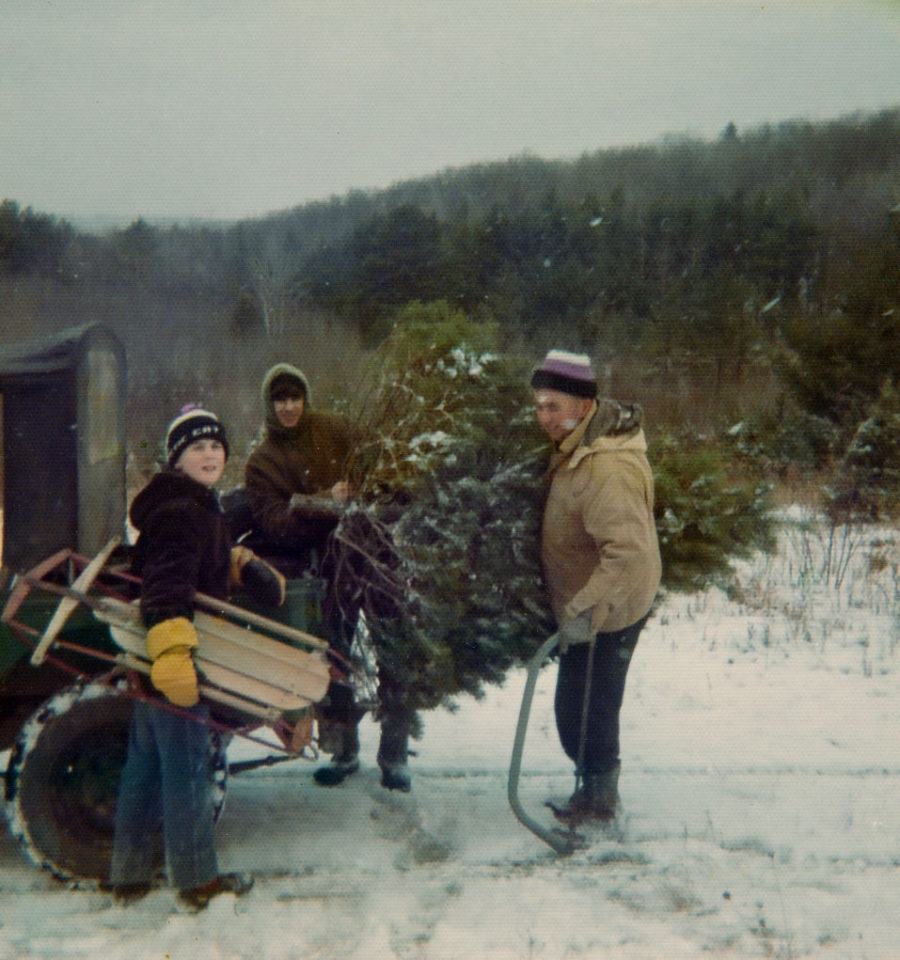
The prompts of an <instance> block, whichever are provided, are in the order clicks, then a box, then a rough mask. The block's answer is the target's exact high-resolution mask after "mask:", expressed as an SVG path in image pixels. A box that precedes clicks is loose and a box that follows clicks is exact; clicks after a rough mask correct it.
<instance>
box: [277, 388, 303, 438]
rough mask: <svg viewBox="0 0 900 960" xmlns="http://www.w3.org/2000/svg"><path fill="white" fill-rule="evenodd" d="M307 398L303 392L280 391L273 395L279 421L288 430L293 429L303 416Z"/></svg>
mask: <svg viewBox="0 0 900 960" xmlns="http://www.w3.org/2000/svg"><path fill="white" fill-rule="evenodd" d="M305 406H306V398H305V397H304V396H303V394H302V393H278V394H275V396H273V397H272V407H273V408H274V410H275V416H276V417H277V418H278V422H279V423H280V424H281V425H282V426H283V427H285V428H286V429H288V430H291V429H293V428H294V427H296V426H297V424H298V423H299V422H300V418H301V417H302V416H303V408H304V407H305Z"/></svg>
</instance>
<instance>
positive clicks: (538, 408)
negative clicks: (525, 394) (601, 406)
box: [534, 390, 591, 443]
mask: <svg viewBox="0 0 900 960" xmlns="http://www.w3.org/2000/svg"><path fill="white" fill-rule="evenodd" d="M534 408H535V413H536V414H537V422H538V424H539V425H540V427H541V429H542V430H543V431H544V433H546V434H547V436H548V437H549V438H550V439H551V440H552V441H553V442H554V443H559V441H560V440H565V438H566V437H567V436H568V435H569V434H570V433H571V432H572V431H573V430H574V429H575V428H576V427H577V426H578V424H579V423H581V421H582V420H583V419H584V418H585V416H586V415H587V412H588V410H590V409H591V401H590V400H587V399H585V398H584V397H573V396H570V395H569V394H568V393H561V392H560V391H559V390H535V392H534Z"/></svg>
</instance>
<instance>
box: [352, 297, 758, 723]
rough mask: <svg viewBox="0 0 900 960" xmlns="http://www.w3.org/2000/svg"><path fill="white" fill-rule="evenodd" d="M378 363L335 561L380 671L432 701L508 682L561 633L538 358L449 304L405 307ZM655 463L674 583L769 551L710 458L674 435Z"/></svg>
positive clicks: (753, 507) (693, 582)
mask: <svg viewBox="0 0 900 960" xmlns="http://www.w3.org/2000/svg"><path fill="white" fill-rule="evenodd" d="M376 368H377V370H378V373H377V375H374V374H373V380H372V383H371V386H370V387H369V389H368V390H361V391H360V393H359V395H358V397H357V405H358V407H359V408H360V411H361V412H360V413H359V414H358V421H359V424H360V427H361V429H362V430H363V432H364V435H366V436H367V437H368V438H369V440H368V442H367V443H365V444H364V445H363V446H362V448H361V449H360V452H359V455H358V457H357V459H356V461H355V463H354V464H353V469H352V477H353V480H354V482H355V484H356V486H357V487H358V489H359V490H360V494H361V495H360V497H359V500H358V504H357V505H356V506H354V507H352V508H351V509H350V510H349V511H348V512H347V514H346V515H345V517H344V519H343V520H342V521H341V524H340V525H339V527H338V530H337V533H336V537H335V545H334V550H335V556H334V557H333V559H334V560H335V563H336V569H337V570H338V575H339V577H343V578H344V583H342V584H341V588H342V589H341V592H342V593H343V594H344V595H346V596H350V597H353V600H354V603H356V602H361V604H362V609H363V611H364V613H365V615H366V620H367V623H368V626H369V629H370V631H371V633H372V635H373V639H374V642H375V644H376V646H377V647H378V648H379V651H380V659H381V662H382V663H385V664H388V665H389V667H390V671H391V673H392V674H393V675H394V677H396V678H398V679H400V680H402V681H403V682H404V683H405V685H406V687H407V689H408V691H409V696H410V698H411V703H410V705H411V706H413V707H415V708H430V707H433V706H436V705H438V704H440V703H441V702H443V701H445V700H446V698H447V697H452V696H453V695H454V694H457V693H460V692H466V693H470V694H473V695H478V694H479V693H480V692H481V690H482V686H483V684H485V683H498V682H500V681H502V679H503V677H504V674H505V673H506V671H507V670H508V669H509V668H510V667H511V666H512V665H513V664H515V663H521V662H522V661H524V660H525V659H527V658H528V657H529V656H531V655H532V654H533V652H534V651H535V650H536V649H537V648H538V646H540V644H541V643H542V642H543V641H544V640H545V639H546V638H547V637H548V636H549V635H550V634H551V633H552V632H553V631H554V629H555V624H554V621H553V617H552V614H551V611H550V608H549V603H548V598H547V596H546V593H545V590H544V586H543V581H542V577H541V571H540V565H539V530H540V520H541V513H542V504H543V492H544V473H545V470H546V466H547V460H548V456H549V453H550V448H549V445H548V443H547V442H546V441H545V440H544V438H543V436H542V435H541V434H540V432H539V430H538V429H537V427H536V425H535V422H534V413H533V402H532V396H531V391H530V389H529V388H528V374H529V369H530V367H529V365H528V364H526V363H524V362H522V361H519V360H516V359H514V358H511V357H509V356H504V355H502V354H500V353H499V352H498V350H497V340H496V330H495V328H494V327H492V326H490V325H484V324H476V323H474V322H473V321H471V320H469V319H467V318H466V317H465V316H464V315H463V314H462V313H460V312H458V311H454V310H452V309H450V308H449V307H448V306H447V304H446V303H444V302H439V303H434V304H429V305H427V306H423V305H421V304H413V305H411V306H410V307H408V308H407V309H406V310H404V311H403V312H402V313H401V314H400V316H399V317H398V318H397V320H396V321H395V323H394V327H393V332H392V334H391V336H390V337H389V338H388V340H387V341H386V342H385V344H384V345H383V346H382V348H381V349H380V351H379V353H378V356H377V358H376ZM654 461H655V462H654ZM651 462H654V465H655V466H656V470H657V484H658V490H659V503H658V529H659V531H660V539H661V546H662V552H663V568H664V571H665V573H664V585H665V586H667V587H670V588H673V589H686V590H693V589H697V588H699V587H701V586H703V585H704V584H706V583H708V582H710V581H711V580H712V579H715V578H721V577H722V576H723V575H724V574H725V573H726V571H727V570H728V565H729V558H730V557H732V556H735V555H746V554H749V553H750V552H752V550H754V549H757V548H761V547H768V546H771V526H770V525H769V524H768V522H767V521H766V519H765V500H764V491H763V490H762V489H744V488H741V487H736V486H733V485H729V484H727V483H726V482H725V479H724V468H723V465H722V462H721V460H720V458H718V456H717V455H716V454H715V453H714V452H713V451H712V450H701V449H695V450H693V451H692V452H691V453H686V452H684V450H683V448H681V447H680V445H679V444H676V443H675V442H674V441H673V440H667V441H666V442H663V443H660V444H658V445H657V450H656V453H655V454H654V455H653V460H652V461H651Z"/></svg>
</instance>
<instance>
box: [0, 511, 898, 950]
mask: <svg viewBox="0 0 900 960" xmlns="http://www.w3.org/2000/svg"><path fill="white" fill-rule="evenodd" d="M894 536H895V534H894V532H893V531H884V530H881V531H878V530H872V529H868V530H865V531H855V532H851V533H846V534H845V533H840V534H839V535H838V537H837V538H836V540H834V541H833V542H832V541H831V540H830V539H829V537H828V535H827V533H823V532H809V531H806V532H804V531H802V530H800V529H799V528H797V527H793V528H791V529H789V530H787V532H786V533H785V535H784V537H783V539H782V549H781V551H780V553H779V554H778V555H777V556H774V557H770V558H759V559H758V560H756V561H754V562H753V563H748V564H745V565H741V567H740V571H739V576H740V583H741V586H742V590H743V599H742V602H741V603H735V602H732V601H729V600H727V599H726V598H725V597H724V596H723V595H722V594H721V593H720V592H719V591H716V590H713V591H710V592H708V593H706V594H703V595H701V596H695V597H690V598H685V597H672V598H669V599H668V600H667V601H666V602H665V603H664V604H663V605H662V606H661V608H660V609H659V611H658V612H657V614H656V616H655V617H654V618H653V619H652V620H651V622H650V624H649V625H648V627H647V629H646V630H645V631H644V634H643V636H642V639H641V641H640V643H639V644H638V648H637V652H636V655H635V660H634V663H633V667H632V670H631V674H630V676H629V682H628V689H627V690H626V698H625V707H624V709H623V714H622V726H623V729H622V755H623V768H622V779H621V793H622V798H623V801H624V807H625V810H626V814H627V815H626V817H625V821H624V828H623V833H622V835H621V837H619V838H609V837H604V836H602V835H601V834H599V833H598V834H594V835H593V836H591V837H590V840H591V843H590V846H588V847H587V848H586V849H583V850H578V851H576V852H575V853H574V854H573V855H571V856H569V857H560V856H558V855H557V854H555V853H554V852H553V851H552V850H551V849H550V848H549V847H548V846H546V845H545V844H544V843H542V841H541V840H539V839H538V838H537V837H536V836H534V835H533V834H532V833H530V832H529V831H528V830H526V829H525V828H524V827H522V826H521V825H520V824H519V823H518V821H517V820H516V819H515V817H514V816H513V814H512V812H511V810H510V808H509V806H508V803H507V798H506V778H507V772H508V766H509V759H510V750H511V747H512V742H513V732H514V729H515V723H516V719H517V715H518V709H519V703H520V699H521V693H522V684H523V677H522V675H521V674H516V675H513V676H511V677H510V678H509V680H508V682H507V684H506V686H505V687H503V688H502V689H497V688H493V689H491V690H490V691H489V693H488V695H487V696H486V698H485V699H484V700H483V701H480V702H474V701H472V700H464V701H461V703H460V708H459V710H458V712H456V713H455V714H451V713H448V712H445V711H441V712H437V713H433V714H429V715H427V716H426V718H425V719H426V729H425V734H424V737H423V739H422V740H421V741H419V742H418V743H416V744H414V747H415V749H416V751H417V755H416V756H415V757H413V758H412V760H411V764H412V769H413V772H414V780H413V791H412V793H410V794H408V795H395V794H391V793H388V792H387V791H385V790H383V789H382V788H381V787H380V786H379V780H378V773H377V771H376V769H375V767H374V751H375V744H376V739H377V737H376V730H375V728H374V727H373V726H372V725H371V724H370V723H369V722H368V721H366V722H365V724H364V729H363V735H364V742H363V750H364V753H363V757H364V767H363V769H362V770H361V772H360V773H359V774H358V775H357V776H355V777H353V778H351V779H350V780H349V781H347V782H346V783H345V784H344V785H342V786H341V787H338V788H333V789H323V788H321V787H317V786H316V785H315V784H314V782H313V780H312V771H313V769H314V765H313V764H311V763H308V762H305V761H292V762H289V763H285V764H281V765H279V766H276V767H271V768H267V769H262V770H257V771H254V772H250V773H245V774H242V775H240V776H237V777H234V778H233V779H232V780H231V783H230V786H229V791H228V801H227V805H226V809H225V812H224V814H223V816H222V818H221V820H220V823H219V827H218V850H219V856H220V862H221V866H222V868H223V869H226V870H242V871H248V872H250V873H252V874H253V875H254V876H255V877H256V884H255V886H254V888H253V890H252V891H251V892H250V893H249V894H248V895H247V896H246V897H244V898H242V899H240V900H236V899H234V898H233V897H231V896H224V897H220V898H219V899H218V900H215V901H213V902H212V904H211V905H210V907H209V909H208V910H207V911H206V912H205V913H201V914H197V915H194V914H190V913H187V912H183V911H181V910H179V908H178V907H177V906H176V904H175V899H174V895H173V892H172V891H171V890H168V889H160V890H158V891H155V892H154V893H152V894H151V895H150V896H149V897H148V898H147V899H146V900H144V901H142V902H140V903H139V904H137V905H134V906H131V907H127V908H124V907H120V906H118V905H114V904H113V903H112V902H111V899H110V897H109V896H108V895H106V894H103V893H100V892H96V891H93V890H90V889H84V890H80V889H74V888H69V887H67V886H66V885H63V884H60V883H58V882H56V881H54V880H53V879H52V878H51V877H50V876H49V875H47V874H45V873H42V872H41V871H40V870H38V869H36V868H35V867H33V866H31V865H30V864H29V863H28V862H27V861H26V860H25V859H24V857H23V856H22V855H21V854H20V853H19V851H18V849H17V848H16V847H15V845H14V844H13V842H12V841H11V840H10V839H9V837H8V836H6V835H3V836H2V837H0V904H2V907H0V910H2V912H0V957H2V958H3V960H18V958H42V960H45V958H46V960H50V958H53V960H57V958H59V960H62V958H66V960H94V958H100V957H102V958H108V960H145V958H147V960H300V958H340V960H350V958H353V960H382V958H385V960H387V958H403V960H455V958H460V960H463V958H466V960H468V958H478V960H530V958H535V960H537V958H546V960H562V958H592V960H593V958H611V960H631V958H665V960H681V958H747V957H777V958H794V960H796V958H800V957H814V958H823V960H827V958H841V960H847V958H853V960H895V958H897V957H898V956H900V919H898V904H900V802H898V790H900V670H898V625H900V595H898V584H897V566H898V561H900V545H898V543H895V542H894V540H893V538H894ZM554 678H555V666H553V665H551V666H548V667H547V668H545V670H544V672H543V673H542V675H541V680H540V682H539V684H538V689H537V693H536V696H535V702H534V707H533V710H532V715H531V724H530V727H529V739H528V743H527V746H526V749H525V757H524V762H523V774H522V780H521V787H520V794H521V798H522V801H523V803H524V805H525V807H526V809H527V810H528V812H529V813H530V814H531V815H533V816H535V817H537V818H539V819H541V820H542V821H543V822H545V823H547V825H548V826H549V825H550V820H551V818H550V815H549V812H548V811H546V810H545V809H544V808H543V802H544V800H546V799H547V798H548V797H551V796H553V797H556V798H564V797H565V796H567V795H568V793H569V792H570V791H571V788H572V786H573V779H572V774H571V770H570V767H569V764H568V762H567V761H566V759H565V757H564V756H563V754H562V752H561V750H560V748H559V746H558V743H557V740H556V734H555V728H554V725H553V718H552V696H553V683H554ZM232 753H233V756H234V757H235V758H245V757H246V756H248V753H252V750H249V749H248V747H247V746H246V745H241V746H239V747H235V748H233V750H232Z"/></svg>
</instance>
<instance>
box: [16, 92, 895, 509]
mask: <svg viewBox="0 0 900 960" xmlns="http://www.w3.org/2000/svg"><path fill="white" fill-rule="evenodd" d="M298 162H302V159H301V160H299V161H298ZM412 301H422V302H425V303H427V302H431V301H445V302H446V303H447V304H448V305H449V306H450V308H452V309H454V310H460V311H462V312H463V313H464V314H465V315H466V316H468V317H469V318H471V319H472V320H474V321H476V322H487V321H491V322H494V323H496V324H497V328H498V329H499V331H500V337H501V340H502V343H503V347H504V348H505V349H506V350H509V351H510V352H512V353H518V354H521V355H523V356H526V357H537V356H539V355H540V354H542V352H543V351H544V350H545V348H546V347H547V346H548V345H550V344H554V345H561V346H567V347H569V348H575V349H583V350H585V351H587V352H588V353H590V354H591V356H592V357H593V358H594V360H595V361H596V362H597V364H598V369H599V370H600V372H601V378H602V380H603V387H604V389H605V390H607V391H608V392H610V393H613V394H616V395H619V396H621V397H622V398H623V399H638V400H641V401H642V402H644V404H645V406H647V408H648V413H649V416H648V423H649V430H650V432H651V434H652V432H653V430H654V427H655V426H658V427H659V428H660V429H662V428H663V427H665V428H666V429H667V430H676V429H681V428H682V427H684V428H689V427H692V428H695V430H697V431H701V432H703V433H705V434H709V433H716V432H718V433H719V435H720V437H721V438H722V441H721V442H722V443H723V444H729V445H730V447H729V450H730V453H729V456H730V457H731V458H732V459H731V462H732V465H733V466H740V465H741V464H743V465H745V466H746V465H747V464H750V463H752V464H753V469H760V468H761V467H760V465H761V464H762V465H763V467H765V468H767V469H769V470H771V471H774V472H776V473H778V472H779V471H780V473H781V475H784V473H785V471H786V470H787V469H788V467H789V466H790V465H798V464H800V465H803V466H804V467H805V468H808V469H810V470H815V469H819V470H822V469H825V470H829V471H831V474H832V475H833V476H832V479H834V478H838V477H839V479H840V482H839V483H838V482H837V480H835V483H834V484H833V485H832V494H833V497H834V499H835V501H838V500H841V499H842V498H843V500H842V502H845V503H848V502H852V503H853V504H854V508H856V507H859V506H860V504H861V503H862V502H863V501H865V504H864V507H865V509H869V510H874V509H884V507H885V504H886V503H887V501H886V500H885V497H884V494H885V491H887V490H888V488H889V487H891V485H892V484H893V482H894V477H893V470H894V467H893V463H896V460H894V461H892V460H891V457H892V456H893V452H894V451H895V447H897V446H900V439H898V440H895V439H894V433H893V430H894V427H895V426H898V430H900V401H898V400H897V396H896V393H895V391H894V385H895V383H896V381H897V380H898V374H900V369H898V368H900V349H898V348H900V326H898V318H900V312H898V307H900V109H897V110H892V111H888V112H884V113H880V114H877V115H871V116H853V117H846V118H841V119H837V120H834V121H831V122H827V123H807V122H802V121H796V122H786V123H783V124H779V125H777V126H766V127H763V128H759V129H754V130H748V131H738V130H737V129H735V128H734V127H733V126H730V127H729V128H728V129H726V130H725V131H723V133H722V135H721V136H720V137H719V138H718V139H716V140H715V141H713V142H704V141H695V140H688V139H681V138H680V139H677V140H674V139H673V140H668V141H665V142H662V143H660V144H655V145H647V146H636V147H633V148H628V149H619V150H604V151H598V152H596V153H593V154H589V155H584V156H582V157H580V158H579V159H577V160H574V161H548V160H542V159H538V158H535V157H527V156H526V157H518V158H513V159H510V160H506V161H502V162H497V163H491V164H482V165H477V166H473V167H466V168H463V169H458V170H447V171H444V172H441V173H438V174H436V175H435V176H433V177H430V178H426V179H423V180H418V181H413V182H407V183H401V184H398V185H396V186H394V187H392V188H391V189H389V190H386V191H383V192H378V193H362V192H354V193H351V194H348V195H347V196H344V197H334V198H331V199H329V200H327V201H322V202H316V203H310V204H306V205H304V206H301V207H297V208H295V209H292V210H286V211H284V212H280V213H277V214H273V215H272V216H269V217H266V218H263V219H259V220H254V221H246V222H240V223H235V224H231V225H224V226H222V225H216V226H207V227H204V226H195V225H190V226H184V225H173V226H167V227H160V226H155V225H151V224H149V223H147V222H145V221H143V220H140V219H139V220H136V221H135V222H134V223H132V224H131V225H130V226H128V227H127V228H126V229H121V230H114V231H111V232H108V233H105V234H102V235H94V234H88V233H84V232H79V231H77V230H75V229H74V228H73V227H72V226H71V225H69V224H67V223H65V222H64V221H61V220H59V219H58V218H56V217H54V216H53V214H52V212H35V211H32V210H30V209H21V208H20V206H19V205H18V204H17V203H16V201H15V199H14V198H10V199H8V200H6V201H4V202H3V204H2V206H0V331H2V332H0V339H2V341H3V342H9V341H12V340H20V339H25V338H28V337H30V336H34V335H36V334H39V333H44V332H51V331H54V330H57V329H60V328H63V327H66V326H71V325H73V324H76V323H83V322H86V321H89V320H103V321H105V322H107V323H109V324H110V326H111V327H113V329H114V330H116V332H117V333H118V334H119V335H120V337H121V338H122V339H123V341H124V342H125V344H126V347H127V351H128V362H129V384H130V390H131V396H130V409H129V422H130V434H131V436H132V437H134V438H135V444H136V451H137V452H136V455H139V454H140V451H145V452H146V451H147V450H149V449H150V447H151V445H153V444H155V439H156V436H157V434H158V432H159V429H160V427H161V420H164V419H165V417H166V416H167V415H168V413H169V412H170V410H171V408H172V405H173V404H174V403H177V402H181V401H183V400H184V399H185V398H186V397H197V398H199V399H202V400H204V401H206V402H209V403H210V404H214V405H215V406H216V407H217V409H220V410H222V412H223V414H224V415H226V416H228V417H229V418H230V419H231V421H232V423H233V424H234V427H233V429H234V430H235V431H236V434H237V437H238V443H239V445H240V444H241V443H246V442H248V441H249V438H250V436H251V435H252V433H253V430H254V428H255V425H256V422H257V419H258V414H259V411H258V409H257V400H256V387H257V383H258V380H259V377H260V374H261V372H262V370H263V369H264V368H265V366H266V365H267V364H268V363H269V362H271V361H272V360H274V359H282V358H290V359H292V360H294V361H296V362H298V363H300V364H301V365H304V366H306V367H308V368H309V373H310V375H311V376H312V378H313V382H314V384H315V385H316V389H317V394H318V396H317V399H318V400H319V401H321V402H322V403H326V402H329V401H330V400H332V399H335V398H340V397H342V396H346V394H347V393H348V392H349V390H348V385H349V384H350V383H352V381H353V378H354V376H355V372H356V370H357V369H358V366H359V364H360V362H361V360H362V359H363V358H364V356H365V355H366V354H367V352H368V351H370V350H371V349H372V348H373V347H374V346H376V345H377V344H378V343H380V342H381V341H382V340H383V339H384V337H385V336H386V335H387V333H388V332H389V331H390V329H391V323H392V319H393V318H394V317H395V316H396V315H397V314H398V313H399V312H400V311H401V310H402V309H403V308H404V307H405V306H406V305H407V304H408V303H410V302H412ZM739 421H740V424H739ZM729 431H730V432H729ZM860 431H862V434H861V433H860ZM151 441H152V443H151ZM141 442H143V443H144V446H143V447H141V446H140V444H141ZM892 445H894V446H892ZM153 451H154V452H155V446H154V447H153ZM873 451H874V452H873ZM879 451H880V452H879ZM863 476H864V477H866V478H869V479H868V480H867V481H866V482H867V483H868V482H869V480H871V477H872V476H876V477H877V483H876V484H875V486H876V488H877V489H875V490H874V491H871V490H870V491H869V493H868V494H866V495H865V496H864V497H862V499H860V489H859V487H860V482H861V481H860V478H861V477H863ZM864 485H865V484H864ZM870 486H871V484H870ZM870 494H871V495H870ZM889 499H890V497H888V500H889Z"/></svg>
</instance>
